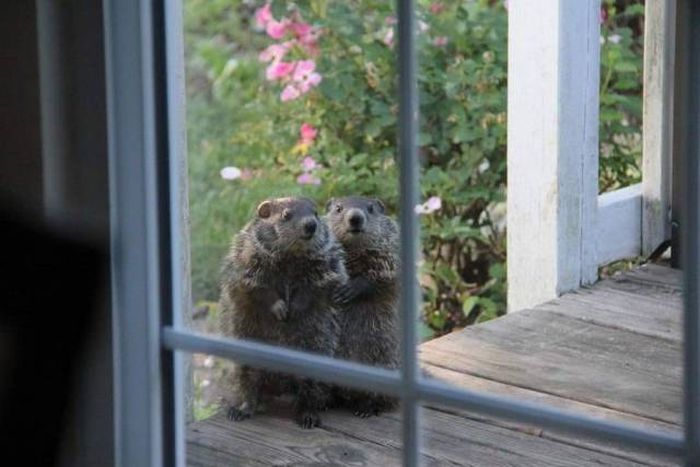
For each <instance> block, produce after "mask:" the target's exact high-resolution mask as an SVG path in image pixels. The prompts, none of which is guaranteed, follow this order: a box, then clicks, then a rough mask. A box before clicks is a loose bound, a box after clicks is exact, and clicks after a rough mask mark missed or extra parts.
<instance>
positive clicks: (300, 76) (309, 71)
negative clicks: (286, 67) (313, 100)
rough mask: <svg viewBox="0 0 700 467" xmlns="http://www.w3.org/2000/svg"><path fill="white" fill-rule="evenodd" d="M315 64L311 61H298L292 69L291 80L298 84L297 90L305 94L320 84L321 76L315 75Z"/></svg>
mask: <svg viewBox="0 0 700 467" xmlns="http://www.w3.org/2000/svg"><path fill="white" fill-rule="evenodd" d="M315 69H316V62H314V61H313V60H299V61H298V62H297V66H296V68H295V69H294V76H293V79H294V81H296V82H297V83H298V86H299V90H300V91H301V92H302V94H303V93H306V92H308V91H309V89H311V88H312V87H314V86H318V84H319V83H320V82H321V75H320V74H318V73H316V72H315V71H314V70H315Z"/></svg>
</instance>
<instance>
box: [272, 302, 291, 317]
mask: <svg viewBox="0 0 700 467" xmlns="http://www.w3.org/2000/svg"><path fill="white" fill-rule="evenodd" d="M270 311H271V312H272V314H273V315H275V318H277V319H278V320H279V321H284V320H285V319H287V314H289V310H288V309H287V304H286V303H284V300H282V299H280V300H277V301H276V302H275V304H274V305H272V308H270Z"/></svg>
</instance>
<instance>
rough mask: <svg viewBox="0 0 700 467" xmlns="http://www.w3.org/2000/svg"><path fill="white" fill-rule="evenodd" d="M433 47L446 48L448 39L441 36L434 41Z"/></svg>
mask: <svg viewBox="0 0 700 467" xmlns="http://www.w3.org/2000/svg"><path fill="white" fill-rule="evenodd" d="M433 45H435V46H436V47H444V46H446V45H447V37H445V36H439V37H436V38H435V39H433Z"/></svg>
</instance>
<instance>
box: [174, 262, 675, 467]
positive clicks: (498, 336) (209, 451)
mask: <svg viewBox="0 0 700 467" xmlns="http://www.w3.org/2000/svg"><path fill="white" fill-rule="evenodd" d="M680 281H681V277H680V273H679V272H678V271H674V270H671V269H669V268H666V267H662V266H657V265H647V266H642V267H640V268H638V269H636V270H635V271H632V272H629V273H625V274H623V275H620V276H617V277H615V278H612V279H607V280H604V281H601V282H599V283H597V284H596V285H594V286H592V287H590V288H586V289H582V290H580V291H578V292H575V293H571V294H567V295H565V296H563V297H561V298H560V299H557V300H554V301H551V302H548V303H546V304H543V305H541V306H539V307H537V308H536V309H533V310H524V311H521V312H518V313H513V314H509V315H507V316H505V317H503V318H499V319H497V320H494V321H491V322H488V323H485V324H481V325H477V326H473V327H470V328H467V329H466V330H464V331H461V332H456V333H453V334H450V335H447V336H444V337H442V338H440V339H436V340H433V341H430V342H428V343H426V344H424V345H423V346H422V347H421V359H422V361H423V363H424V366H425V367H427V368H428V369H429V371H430V372H431V374H432V375H434V376H435V377H437V378H441V379H444V380H447V381H449V382H451V383H453V384H456V385H459V386H463V387H466V388H471V389H478V390H482V391H488V392H489V393H492V394H504V395H508V396H512V397H516V398H519V399H521V400H524V401H537V402H541V403H547V404H550V405H552V406H556V407H564V408H567V409H575V410H579V411H581V412H584V413H587V414H590V415H595V416H600V417H605V418H609V419H617V420H622V421H628V422H635V423H639V424H641V425H644V426H647V427H653V428H657V429H679V425H680V424H681V423H682V413H681V397H682V376H681V375H682V369H681V368H682V360H681V358H682V357H681V348H682V342H681V320H682V316H681V308H682V306H681V297H682V293H681V286H680V283H681V282H680ZM288 410H289V408H288V406H285V405H284V404H280V406H279V407H275V408H273V410H272V411H271V412H270V413H269V414H267V415H259V416H257V417H256V418H254V419H252V420H247V421H245V422H242V423H232V422H229V421H228V420H226V418H225V417H224V416H223V414H218V415H216V416H214V417H212V418H210V419H208V420H205V421H203V422H197V423H193V424H192V425H190V426H189V429H188V434H187V437H188V440H187V449H188V464H190V465H207V466H209V465H270V464H276V465H280V464H281V465H371V466H388V465H400V459H401V430H400V415H399V413H389V414H384V415H382V416H380V417H373V418H370V419H358V418H356V417H354V416H352V415H351V414H349V413H346V412H343V411H336V410H332V411H329V412H328V413H326V414H325V416H324V417H323V427H322V428H319V429H315V430H311V431H306V430H302V429H300V428H298V427H297V426H295V425H294V423H293V422H292V421H291V420H290V418H289V414H288V413H284V412H288ZM423 423H424V425H423V426H424V428H423V433H424V445H423V456H424V462H425V464H427V465H474V466H477V465H479V466H482V465H483V466H555V465H556V466H587V465H598V466H599V465H610V466H626V465H680V464H679V462H678V461H677V460H676V459H674V458H671V457H667V456H662V455H659V454H657V453H654V452H649V451H642V450H633V449H629V448H627V447H623V446H620V445H617V444H613V443H604V442H600V441H593V440H590V439H586V438H582V437H577V436H572V435H567V434H562V433H558V432H556V431H551V430H542V429H539V428H536V427H532V426H527V425H523V424H518V423H513V422H506V421H503V420H498V419H492V418H488V417H484V416H481V415H476V414H473V413H469V412H463V411H456V410H453V409H449V408H439V407H437V408H426V409H425V410H424V417H423Z"/></svg>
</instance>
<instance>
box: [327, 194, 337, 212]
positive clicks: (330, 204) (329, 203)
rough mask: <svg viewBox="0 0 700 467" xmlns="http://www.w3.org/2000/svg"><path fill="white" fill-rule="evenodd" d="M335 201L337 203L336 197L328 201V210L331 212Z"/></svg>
mask: <svg viewBox="0 0 700 467" xmlns="http://www.w3.org/2000/svg"><path fill="white" fill-rule="evenodd" d="M333 203H335V198H331V199H329V200H328V202H327V203H326V212H327V213H328V212H331V208H332V207H333Z"/></svg>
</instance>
